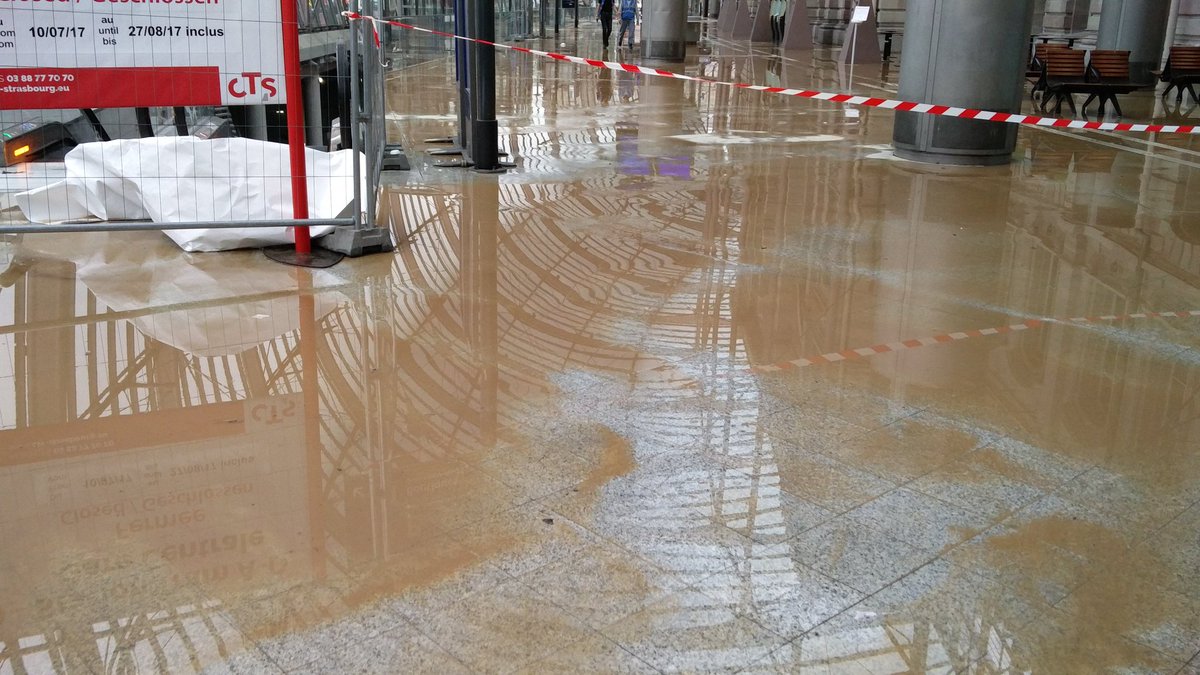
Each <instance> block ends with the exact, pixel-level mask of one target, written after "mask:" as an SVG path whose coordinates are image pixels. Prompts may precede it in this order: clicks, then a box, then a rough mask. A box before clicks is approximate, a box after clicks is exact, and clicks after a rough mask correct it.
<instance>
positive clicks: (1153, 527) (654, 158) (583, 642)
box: [0, 26, 1200, 675]
mask: <svg viewBox="0 0 1200 675" xmlns="http://www.w3.org/2000/svg"><path fill="white" fill-rule="evenodd" d="M581 35H582V36H583V37H581V38H579V39H578V40H577V39H576V38H575V37H574V36H571V37H568V38H567V39H568V40H569V43H568V46H567V47H566V48H565V49H566V50H567V51H578V52H579V53H583V54H588V55H593V56H598V55H599V50H598V49H597V48H596V44H595V41H594V40H595V36H594V28H592V27H590V26H589V27H586V29H585V30H584V31H582V33H581ZM831 58H832V55H831V54H830V53H829V52H827V51H822V50H818V51H816V52H813V53H811V54H808V53H799V54H787V55H783V56H780V55H777V54H772V53H770V52H769V50H762V49H754V50H747V49H744V48H740V47H737V46H736V45H730V44H727V43H713V44H710V45H708V48H707V49H706V53H704V54H702V55H699V56H694V57H693V58H692V60H690V61H689V62H688V63H687V64H685V66H684V67H685V68H686V69H687V70H688V72H693V73H701V72H702V73H707V74H710V75H715V76H720V77H730V78H736V79H742V80H747V81H752V82H776V81H777V82H781V83H782V84H783V85H784V86H803V87H813V88H819V89H829V88H836V87H839V86H842V84H843V83H841V82H840V81H839V80H838V73H837V70H836V69H835V68H834V66H833V63H832V60H831ZM498 71H499V79H498V85H499V92H500V93H499V115H500V126H501V142H502V144H503V145H504V147H505V148H506V149H507V150H509V151H510V152H511V153H512V155H513V158H514V159H515V161H516V162H517V167H516V168H515V169H514V170H512V171H510V172H509V173H507V174H505V175H502V176H483V175H475V174H471V173H461V172H456V171H454V170H448V169H439V168H435V167H434V166H432V164H431V162H430V161H429V160H427V158H425V157H424V156H423V151H424V150H426V149H428V147H427V146H424V145H423V144H422V140H423V139H425V138H429V137H437V136H445V135H447V134H448V133H452V132H453V130H454V120H455V107H454V103H453V100H454V95H455V94H454V89H453V84H452V74H453V64H452V62H451V60H450V59H449V58H447V57H445V56H444V54H443V55H439V56H438V57H437V58H434V59H432V60H429V61H427V62H424V63H420V64H417V65H413V66H411V67H408V68H405V69H403V70H398V71H396V72H395V73H393V74H392V75H391V77H390V79H389V92H390V93H389V101H388V105H389V124H390V127H389V132H390V133H391V134H392V136H393V138H394V139H395V140H397V141H399V142H402V143H403V144H404V145H405V147H406V148H408V150H409V152H410V154H411V155H412V158H413V161H414V169H413V171H411V172H409V173H408V174H406V175H405V176H404V177H402V178H401V179H400V180H399V181H398V182H397V183H395V184H393V185H391V186H390V187H389V188H388V189H387V192H386V193H385V195H384V198H383V199H382V204H383V209H384V214H385V215H386V217H387V218H388V219H389V222H390V223H391V224H392V226H393V227H394V229H395V231H396V233H397V234H398V236H399V237H400V239H401V240H402V243H401V246H400V247H399V248H398V250H397V252H396V253H395V254H394V255H381V256H372V257H367V258H361V259H357V260H351V261H346V262H344V263H342V264H341V265H339V266H337V267H334V268H332V269H330V270H324V271H313V272H309V271H303V270H292V269H288V268H283V267H280V266H278V265H276V264H275V263H272V262H269V261H267V260H265V259H264V258H263V257H262V256H261V255H260V254H258V253H254V252H235V253H227V254H220V255H186V256H185V255H181V254H179V253H178V252H177V251H175V250H174V249H173V248H172V247H171V245H170V244H169V243H166V242H165V240H164V239H162V238H161V237H159V236H158V235H152V234H132V233H123V234H109V235H89V236H82V237H72V238H66V237H53V236H26V237H24V238H21V239H19V240H13V241H7V240H6V241H5V242H3V245H4V246H6V247H8V250H9V251H11V252H12V260H13V263H12V264H10V265H9V266H8V267H7V268H4V269H0V282H2V283H0V543H2V545H0V675H8V674H10V673H11V674H14V675H15V674H17V673H80V672H82V673H97V674H99V673H118V672H120V673H157V672H163V673H193V672H204V673H279V672H289V673H415V672H429V673H460V672H461V673H472V672H475V673H509V672H521V673H568V672H569V673H576V672H629V673H643V672H647V673H651V672H713V671H715V672H747V673H876V674H878V673H896V672H911V673H916V672H932V673H989V674H992V673H1014V674H1015V673H1047V674H1059V673H1093V672H1108V671H1112V672H1123V673H1168V674H1174V673H1181V674H1185V673H1186V674H1195V673H1200V609H1198V608H1200V572H1198V570H1200V318H1178V317H1170V318H1154V319H1150V318H1147V319H1141V320H1123V321H1114V322H1107V323H1088V324H1081V323H1071V322H1069V321H1064V320H1063V319H1065V318H1069V317H1074V316H1079V315H1086V316H1095V315H1104V314H1121V315H1124V314H1129V313H1135V312H1147V311H1158V312H1162V311H1168V310H1170V311H1177V310H1200V228H1198V227H1197V223H1200V219H1198V216H1200V200H1198V199H1197V197H1195V196H1194V195H1195V194H1196V191H1195V190H1192V189H1191V187H1193V185H1194V184H1193V183H1192V180H1193V179H1200V178H1198V177H1200V174H1197V167H1200V163H1198V162H1197V160H1198V159H1200V146H1198V145H1197V144H1198V143H1200V141H1198V140H1195V139H1193V138H1178V137H1170V136H1162V137H1159V138H1157V139H1154V140H1153V142H1151V140H1150V139H1148V138H1144V137H1139V136H1119V135H1113V134H1077V133H1070V132H1063V131H1061V130H1047V129H1025V130H1022V131H1021V132H1020V140H1019V144H1018V150H1017V154H1016V156H1015V157H1014V161H1013V163H1012V164H1011V165H1009V166H1006V167H998V168H988V169H980V168H949V167H930V166H923V165H917V164H910V163H905V162H899V161H895V160H894V158H891V157H890V156H889V155H888V152H887V149H888V148H889V147H890V146H889V143H890V139H891V129H892V123H893V120H894V117H893V114H892V113H891V112H888V111H884V110H868V111H864V112H863V114H862V115H861V116H858V117H851V116H848V115H846V111H845V110H844V109H843V107H842V106H840V105H835V104H828V103H821V102H811V101H796V100H791V99H785V98H780V97H770V96H764V95H762V94H759V93H756V92H749V91H729V90H720V89H710V88H705V87H701V86H696V85H692V84H682V83H677V82H665V81H656V80H648V79H646V78H644V77H641V76H634V75H632V74H629V73H620V72H616V73H614V72H609V71H595V70H584V69H580V68H578V67H576V66H573V65H569V64H562V63H556V62H549V61H537V60H531V58H530V57H528V56H524V55H520V54H501V55H500V56H499V67H498ZM856 77H857V78H858V79H856V81H855V82H854V83H853V87H854V88H855V90H857V91H862V92H864V93H871V94H879V95H886V94H888V93H890V92H893V91H894V88H895V84H896V77H897V73H896V72H895V69H894V68H892V69H888V68H883V69H880V68H874V69H872V68H868V67H862V68H860V69H858V72H857V75H856ZM1157 105H1158V104H1157V102H1156V99H1155V97H1154V96H1153V94H1138V95H1133V96H1131V97H1130V99H1129V101H1128V102H1127V103H1125V106H1124V107H1125V109H1126V111H1127V112H1128V113H1129V114H1130V116H1138V117H1139V118H1141V119H1146V118H1160V117H1162V115H1163V111H1161V110H1158V109H1156V106H1157ZM12 215H13V214H12V213H11V212H10V213H6V214H5V216H6V217H12ZM180 269H186V270H188V271H192V272H197V273H199V274H191V275H188V276H187V282H186V283H184V282H183V281H181V280H178V279H177V278H176V277H177V276H179V275H178V270H180ZM205 279H207V281H204V280H205ZM1030 318H1040V319H1046V320H1048V321H1047V322H1046V323H1045V324H1044V325H1040V326H1038V327H1036V328H1031V329H1029V330H1025V331H1020V332H1011V333H1006V334H997V335H977V336H975V337H971V338H969V339H965V340H961V341H956V342H953V343H950V344H941V343H938V344H931V345H928V346H918V347H915V348H911V349H904V350H900V351H894V352H891V353H885V354H877V355H874V356H866V357H861V358H846V359H844V360H838V361H834V362H828V363H820V364H814V365H811V366H807V367H793V368H787V369H784V370H780V371H772V372H764V371H763V370H762V369H761V368H759V367H761V366H769V365H771V364H777V363H781V362H788V361H794V360H796V359H801V358H806V357H811V356H814V355H820V354H826V353H830V352H842V351H844V350H851V349H857V348H862V347H869V346H872V345H879V344H886V343H890V342H896V341H902V340H911V339H919V338H926V337H932V336H936V335H940V334H945V333H949V332H955V331H970V330H974V329H983V328H988V327H994V326H1006V325H1010V324H1013V323H1017V322H1021V321H1025V320H1027V319H1030ZM919 344H920V343H918V345H919ZM855 356H858V355H857V354H856V355H855Z"/></svg>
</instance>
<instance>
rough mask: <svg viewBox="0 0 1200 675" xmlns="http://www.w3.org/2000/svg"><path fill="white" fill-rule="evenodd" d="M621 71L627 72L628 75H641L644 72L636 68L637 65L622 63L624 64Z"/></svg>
mask: <svg viewBox="0 0 1200 675" xmlns="http://www.w3.org/2000/svg"><path fill="white" fill-rule="evenodd" d="M621 69H622V70H624V71H625V72H627V73H640V72H642V71H640V70H638V67H637V66H635V65H632V64H629V63H622V64H621Z"/></svg>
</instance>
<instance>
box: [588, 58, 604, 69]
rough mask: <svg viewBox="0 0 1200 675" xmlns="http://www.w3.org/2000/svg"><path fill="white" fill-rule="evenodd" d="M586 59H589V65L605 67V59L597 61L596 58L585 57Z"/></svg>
mask: <svg viewBox="0 0 1200 675" xmlns="http://www.w3.org/2000/svg"><path fill="white" fill-rule="evenodd" d="M584 60H585V61H587V63H588V65H589V66H592V67H594V68H603V67H604V62H603V61H597V60H596V59H584Z"/></svg>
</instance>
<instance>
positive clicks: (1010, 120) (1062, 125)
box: [342, 11, 1200, 135]
mask: <svg viewBox="0 0 1200 675" xmlns="http://www.w3.org/2000/svg"><path fill="white" fill-rule="evenodd" d="M342 16H344V17H346V18H347V19H348V20H350V21H365V22H367V23H369V24H370V26H371V30H372V32H373V34H374V40H375V44H376V46H377V47H378V46H379V45H380V44H381V43H380V37H379V28H378V26H379V24H383V25H386V26H393V27H396V28H402V29H405V30H409V31H414V32H419V33H426V34H429V35H435V36H438V37H443V38H449V39H454V40H461V41H464V42H470V43H474V44H480V45H484V46H489V47H492V48H495V49H502V50H505V51H510V52H519V53H522V54H529V55H531V56H538V57H542V58H547V59H552V60H555V61H565V62H567V63H574V64H576V65H582V66H590V67H593V68H600V69H605V70H615V71H620V72H628V73H634V74H641V75H649V76H653V77H664V78H671V79H677V80H684V81H689V82H696V83H699V84H706V85H710V86H723V87H728V88H731V89H747V90H751V91H760V92H764V93H771V94H780V95H783V96H789V97H794V98H807V99H813V100H819V101H829V102H833V103H845V104H849V105H858V106H863V107H869V108H883V109H888V110H897V111H902V112H916V113H921V114H927V115H934V116H942V117H955V118H963V119H974V120H981V121H988V122H995V123H1001V124H1015V125H1019V126H1035V127H1036V126H1041V127H1048V128H1049V127H1054V128H1059V129H1074V130H1084V129H1089V130H1096V131H1109V132H1130V133H1138V134H1141V133H1162V134H1181V135H1195V134H1200V125H1164V124H1151V123H1127V122H1091V121H1086V120H1068V119H1063V118H1054V117H1043V116H1039V115H1026V114H1023V113H1020V112H1015V113H1008V112H1000V111H991V110H976V109H971V108H962V107H958V106H948V105H941V104H933V103H918V102H914V101H901V100H896V99H884V98H877V97H872V96H864V95H858V94H846V93H832V92H821V91H813V90H805V89H795V88H790V87H773V86H767V85H760V84H747V83H744V82H726V81H722V80H716V79H710V78H706V77H699V76H695V75H685V74H681V73H675V72H672V71H668V70H663V69H661V68H652V67H649V66H640V65H636V64H627V63H620V62H617V61H604V60H601V59H589V58H586V57H582V56H573V55H570V54H560V53H557V52H547V51H542V50H538V49H531V48H529V47H516V46H513V45H507V44H503V43H499V42H493V41H489V40H480V39H478V38H469V37H465V36H462V35H456V34H454V33H448V32H445V31H438V30H433V29H431V28H422V27H420V26H414V25H412V24H407V23H404V22H401V21H394V20H387V19H380V18H379V17H375V16H370V15H366V14H361V13H359V12H351V11H346V12H342Z"/></svg>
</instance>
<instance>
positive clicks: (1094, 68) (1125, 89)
mask: <svg viewBox="0 0 1200 675" xmlns="http://www.w3.org/2000/svg"><path fill="white" fill-rule="evenodd" d="M1087 86H1088V91H1087V94H1088V98H1087V100H1086V101H1084V102H1083V108H1082V110H1083V112H1084V114H1087V107H1088V105H1089V104H1091V102H1092V101H1094V100H1096V99H1100V114H1101V115H1103V114H1104V104H1105V102H1111V103H1112V105H1113V110H1115V111H1116V112H1117V116H1118V117H1122V116H1123V115H1122V113H1121V104H1120V103H1117V94H1128V93H1129V92H1131V91H1134V90H1136V89H1138V85H1137V84H1135V83H1134V82H1133V80H1132V79H1130V74H1129V52H1128V51H1124V50H1117V49H1093V50H1092V54H1091V57H1090V58H1089V59H1088V85H1087Z"/></svg>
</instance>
